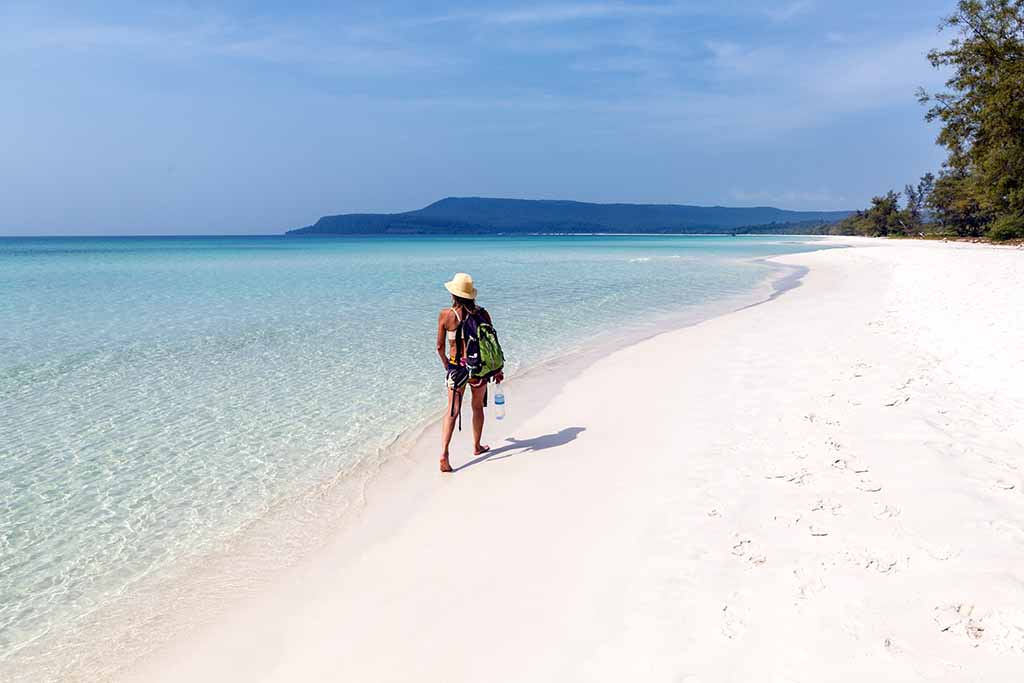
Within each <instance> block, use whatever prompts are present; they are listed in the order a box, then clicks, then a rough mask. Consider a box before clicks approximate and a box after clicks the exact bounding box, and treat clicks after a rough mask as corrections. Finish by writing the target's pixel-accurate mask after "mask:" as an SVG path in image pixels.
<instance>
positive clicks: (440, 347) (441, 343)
mask: <svg viewBox="0 0 1024 683" xmlns="http://www.w3.org/2000/svg"><path fill="white" fill-rule="evenodd" d="M447 314H448V311H441V314H440V315H438V316H437V355H438V356H440V357H441V364H442V365H444V369H445V370H447V369H448V355H447V353H446V352H447V351H448V349H446V348H445V345H446V344H447V343H448V328H447V327H445V326H444V319H445V318H446V317H447Z"/></svg>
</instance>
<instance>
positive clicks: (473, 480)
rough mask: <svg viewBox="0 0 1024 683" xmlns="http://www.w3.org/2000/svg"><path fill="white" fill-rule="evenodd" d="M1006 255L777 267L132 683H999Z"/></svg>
mask: <svg viewBox="0 0 1024 683" xmlns="http://www.w3.org/2000/svg"><path fill="white" fill-rule="evenodd" d="M843 241H844V242H846V241H847V240H843ZM1019 258H1020V257H1019V253H1014V252H1013V251H1010V250H993V249H991V248H988V247H973V248H971V247H963V248H954V249H950V248H948V245H935V246H929V245H920V246H919V245H911V246H906V245H904V246H900V245H886V244H874V245H870V246H869V247H867V248H855V249H844V250H824V251H818V252H810V253H802V254H796V255H789V256H781V257H775V258H774V260H778V261H781V262H784V263H788V264H792V265H804V266H808V267H809V268H810V271H809V273H808V274H807V276H806V279H805V281H804V284H805V285H806V286H802V287H800V288H798V289H796V290H795V291H793V292H791V295H790V296H787V297H779V298H777V299H776V300H775V301H774V302H773V303H772V305H771V306H755V307H753V308H748V309H745V310H742V311H738V312H735V313H733V314H730V315H725V316H720V317H717V318H713V319H711V320H707V321H704V322H702V323H700V324H698V325H695V326H692V327H688V328H683V329H681V330H676V331H673V332H668V333H665V334H662V335H658V336H656V337H653V338H651V339H648V340H646V341H644V342H641V343H638V344H635V345H633V346H630V347H627V348H623V349H620V350H618V351H616V352H615V353H613V354H612V355H611V356H608V357H606V358H603V359H601V360H599V361H597V362H595V363H594V364H593V365H591V366H589V367H588V368H587V369H586V370H585V371H584V372H582V373H581V374H580V375H579V376H578V377H575V378H573V379H572V380H570V381H569V382H568V383H566V384H565V385H564V386H563V387H561V388H560V389H559V390H558V391H557V393H556V394H554V395H552V396H551V397H550V402H549V403H548V405H547V407H546V408H545V409H544V410H543V411H542V412H541V413H539V414H537V415H534V416H531V417H527V418H524V419H523V420H522V422H521V423H519V424H517V425H515V426H514V427H512V428H511V429H510V430H508V431H504V432H503V431H500V430H495V431H494V432H492V436H497V437H499V438H500V437H502V436H505V435H506V434H507V435H508V438H510V439H512V438H513V437H514V440H513V441H511V442H509V443H507V444H506V445H504V446H501V447H499V448H500V449H501V450H500V451H498V452H496V453H494V452H492V454H490V455H488V456H486V457H481V458H478V459H477V460H476V461H475V462H471V463H469V464H464V463H462V462H456V463H453V464H456V465H460V466H461V467H460V473H459V475H458V476H454V477H439V476H438V475H437V473H436V472H434V469H435V468H434V463H433V458H427V457H426V455H427V453H422V454H420V455H419V456H416V455H409V456H407V462H409V463H415V465H416V466H415V467H410V468H407V473H406V476H404V477H396V478H390V477H381V479H380V480H379V481H380V482H381V484H380V485H379V486H375V487H373V489H372V490H371V491H369V492H368V500H367V505H366V507H365V509H364V510H363V511H362V513H361V515H360V516H359V523H358V524H353V525H350V527H349V528H348V529H347V530H346V531H345V532H344V533H342V534H340V535H339V536H338V537H337V538H335V539H333V540H332V541H331V542H330V543H329V544H327V546H325V547H324V548H323V549H322V552H321V553H319V554H318V557H317V558H316V559H315V560H313V561H311V562H310V563H308V564H307V565H306V566H304V567H302V568H300V569H298V570H297V571H296V572H295V573H294V574H293V575H291V576H290V577H287V578H285V579H282V580H281V581H279V582H277V583H275V584H274V586H273V588H272V590H268V591H266V592H265V594H263V595H257V596H253V597H252V600H251V601H249V602H248V604H247V605H246V606H244V608H241V609H240V610H239V611H238V612H236V613H234V614H232V615H228V616H227V618H226V619H224V620H223V621H222V622H220V623H218V624H214V625H211V626H210V627H209V628H208V629H205V630H203V631H200V632H197V633H193V634H190V636H189V637H187V638H186V639H184V640H182V641H179V642H177V643H175V644H173V645H172V646H171V647H169V648H167V649H166V650H165V651H164V652H162V653H161V654H160V655H159V656H156V657H154V658H153V659H151V660H149V661H147V662H145V663H141V664H140V666H139V667H138V668H136V669H133V670H131V671H129V672H126V677H127V679H128V680H146V681H151V680H177V679H181V678H182V677H185V678H189V679H190V680H253V679H259V680H296V679H305V680H311V679H322V678H325V677H328V678H339V677H341V678H345V677H348V678H351V679H353V680H409V679H410V678H415V679H417V680H445V681H458V680H481V679H486V680H553V679H556V678H557V679H559V680H623V679H633V680H636V679H645V680H691V679H692V680H700V681H705V680H754V679H764V678H765V677H768V678H772V677H775V678H778V679H787V680H794V681H798V680H821V679H822V677H825V678H830V677H831V678H837V679H839V680H864V679H865V678H871V677H875V678H877V677H882V678H884V679H885V680H907V681H912V680H913V681H916V680H932V679H941V680H965V681H966V680H977V679H978V678H981V679H986V680H1005V679H1007V678H1008V677H1010V676H1012V674H1013V672H1014V671H1019V670H1020V666H1021V664H1022V662H1024V588H1022V587H1021V586H1020V584H1019V582H1018V581H1017V580H1016V579H1015V578H1014V576H1013V573H1012V568H1013V567H1015V566H1020V565H1021V563H1022V562H1024V531H1022V529H1024V497H1022V496H1021V490H1022V487H1024V479H1022V478H1021V477H1022V474H1021V465H1022V464H1024V463H1021V461H1020V459H1019V458H1020V448H1021V445H1022V443H1024V423H1022V422H1021V421H1020V417H1019V416H1020V415H1021V412H1020V411H1021V409H1024V381H1021V380H1024V363H1020V362H1018V361H1021V360H1024V359H1021V358H1020V357H1019V356H1020V353H1021V352H1020V350H1019V349H1016V348H1010V347H1007V346H1006V342H1007V340H1008V339H1013V338H1019V335H1020V334H1021V333H1022V332H1024V320H1022V314H1021V313H1015V310H1016V309H1013V308H1012V307H1011V308H1008V306H1011V305H1012V301H1013V292H1014V291H1019V290H1016V289H1015V286H1016V285H1015V284H1014V283H1017V285H1019V284H1020V281H1021V279H1022V278H1024V275H1022V272H1021V269H1020V265H1021V264H1020V263H1019ZM940 273H941V274H942V277H941V278H937V277H936V275H938V274H940ZM971 283H973V284H974V285H975V286H973V287H972V286H970V285H971ZM997 284H998V286H997ZM977 285H981V287H980V289H979V288H978V287H977ZM979 292H984V297H980V295H979ZM980 328H983V329H985V330H986V335H985V336H984V337H978V336H977V335H976V334H972V333H971V330H977V329H980ZM967 338H970V339H971V340H972V341H973V346H972V347H971V348H972V354H971V355H970V356H965V355H963V354H962V353H960V351H961V349H962V347H963V344H962V341H963V340H966V339H967ZM680 348H682V349H685V353H682V354H679V353H678V351H677V350H678V349H680ZM658 358H671V359H672V362H671V363H670V364H668V365H665V364H661V365H659V364H658V362H657V359H658ZM652 359H653V360H652ZM652 363H653V365H652ZM655 368H657V374H650V373H651V371H652V370H653V369H655ZM638 372H639V373H641V376H643V377H656V378H657V381H656V382H655V383H653V384H648V385H646V392H645V394H644V396H643V398H642V399H632V400H630V399H629V397H630V396H634V393H631V388H633V387H635V382H636V380H637V376H636V375H637V373H638ZM517 395H518V394H517ZM517 400H518V399H517V398H516V395H514V396H513V397H512V402H513V403H512V406H513V407H514V406H515V405H516V403H515V401H517ZM427 438H429V435H428V434H424V435H423V436H422V437H421V439H427ZM523 444H527V445H525V446H524V445H523ZM492 445H493V444H492ZM496 450H497V449H496ZM395 464H396V465H397V461H396V463H395ZM483 465H487V466H486V467H485V466H483ZM836 662H842V668H841V669H840V670H838V671H837V670H836V668H835V663H836Z"/></svg>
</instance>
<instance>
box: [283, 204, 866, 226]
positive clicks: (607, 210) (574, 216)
mask: <svg viewBox="0 0 1024 683" xmlns="http://www.w3.org/2000/svg"><path fill="white" fill-rule="evenodd" d="M850 213H851V212H849V211H786V210H784V209H776V208H772V207H746V208H731V207H724V206H685V205H680V204H590V203H586V202H574V201H560V200H537V199H492V198H486V197H448V198H446V199H442V200H440V201H437V202H434V203H433V204H431V205H430V206H427V207H425V208H422V209H418V210H416V211H407V212H404V213H392V214H343V215H339V216H324V217H323V218H321V219H320V220H318V221H317V222H316V223H314V224H313V225H310V226H307V227H305V228H299V229H297V230H291V231H289V232H288V233H287V234H289V235H490V234H505V235H508V234H513V235H514V234H539V233H544V234H586V233H620V234H623V233H654V234H679V235H703V234H722V233H726V234H817V233H821V232H824V231H825V230H826V228H827V227H828V226H829V225H831V224H834V223H835V222H836V221H839V220H842V219H844V218H846V217H847V216H849V215H850Z"/></svg>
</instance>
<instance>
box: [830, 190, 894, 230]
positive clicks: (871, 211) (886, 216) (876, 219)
mask: <svg viewBox="0 0 1024 683" xmlns="http://www.w3.org/2000/svg"><path fill="white" fill-rule="evenodd" d="M832 233H833V234H837V235H865V236H868V237H888V236H889V235H904V234H908V228H907V223H906V214H905V212H904V211H902V210H900V196H899V194H898V193H896V192H895V191H893V190H889V191H888V192H886V193H885V194H884V195H882V196H880V197H874V198H872V200H871V206H870V208H868V209H866V210H864V211H857V212H856V213H854V214H853V215H852V216H850V217H848V218H845V219H843V220H842V221H840V222H839V223H837V224H836V225H835V226H833V230H832Z"/></svg>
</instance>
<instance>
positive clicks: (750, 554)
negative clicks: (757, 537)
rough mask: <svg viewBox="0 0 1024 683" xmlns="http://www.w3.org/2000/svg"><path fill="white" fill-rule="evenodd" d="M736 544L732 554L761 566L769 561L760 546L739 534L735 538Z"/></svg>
mask: <svg viewBox="0 0 1024 683" xmlns="http://www.w3.org/2000/svg"><path fill="white" fill-rule="evenodd" d="M735 540H736V543H734V544H733V546H732V554H733V555H735V556H736V557H742V558H744V559H746V560H747V561H748V562H750V563H751V564H756V565H761V564H764V563H765V562H767V561H768V556H767V555H765V554H764V552H762V551H761V548H760V546H759V545H757V544H756V543H754V542H753V541H751V540H750V539H749V538H743V537H741V536H740V535H739V534H737V535H736V537H735Z"/></svg>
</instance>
